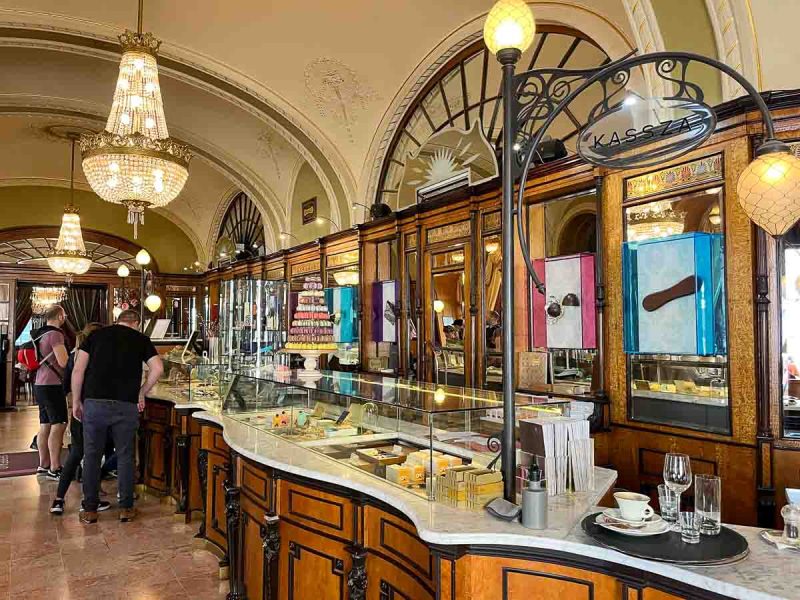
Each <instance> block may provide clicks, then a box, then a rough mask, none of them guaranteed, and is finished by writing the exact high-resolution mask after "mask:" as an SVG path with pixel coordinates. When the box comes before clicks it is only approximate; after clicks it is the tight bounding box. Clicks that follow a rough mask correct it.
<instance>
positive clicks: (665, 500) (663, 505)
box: [658, 483, 678, 524]
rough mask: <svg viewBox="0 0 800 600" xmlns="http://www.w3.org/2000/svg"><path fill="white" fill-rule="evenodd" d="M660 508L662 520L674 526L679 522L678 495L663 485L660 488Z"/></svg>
mask: <svg viewBox="0 0 800 600" xmlns="http://www.w3.org/2000/svg"><path fill="white" fill-rule="evenodd" d="M658 506H659V508H660V509H661V518H662V519H664V520H665V521H666V522H667V523H670V524H674V523H676V522H677V521H678V493H677V492H676V491H675V490H671V489H670V488H668V487H667V486H666V485H664V484H663V483H662V484H660V485H659V486H658Z"/></svg>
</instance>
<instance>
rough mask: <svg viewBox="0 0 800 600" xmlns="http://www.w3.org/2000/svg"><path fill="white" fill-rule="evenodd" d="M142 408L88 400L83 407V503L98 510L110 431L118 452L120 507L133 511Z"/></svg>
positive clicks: (91, 509) (93, 509)
mask: <svg viewBox="0 0 800 600" xmlns="http://www.w3.org/2000/svg"><path fill="white" fill-rule="evenodd" d="M138 428H139V408H138V406H137V405H136V404H135V403H133V402H118V401H116V400H101V399H96V398H86V400H85V402H84V405H83V445H84V457H83V502H84V506H85V507H86V510H87V511H96V510H97V505H98V504H99V502H100V461H101V459H102V458H103V450H104V449H105V446H106V439H107V437H108V434H109V432H110V433H111V437H112V438H113V440H114V447H115V448H116V451H117V460H118V465H117V482H118V484H119V505H120V507H121V508H133V483H134V462H135V461H134V458H135V456H136V430H137V429H138Z"/></svg>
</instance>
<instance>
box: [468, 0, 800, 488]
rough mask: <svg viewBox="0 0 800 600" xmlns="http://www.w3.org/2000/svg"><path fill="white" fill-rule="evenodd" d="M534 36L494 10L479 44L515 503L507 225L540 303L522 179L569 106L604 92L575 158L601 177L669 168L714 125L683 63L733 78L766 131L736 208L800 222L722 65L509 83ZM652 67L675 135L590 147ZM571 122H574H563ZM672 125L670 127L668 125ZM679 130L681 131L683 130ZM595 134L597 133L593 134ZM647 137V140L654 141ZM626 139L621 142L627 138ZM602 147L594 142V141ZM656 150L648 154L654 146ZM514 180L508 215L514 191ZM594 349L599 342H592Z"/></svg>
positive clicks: (623, 65)
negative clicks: (489, 76)
mask: <svg viewBox="0 0 800 600" xmlns="http://www.w3.org/2000/svg"><path fill="white" fill-rule="evenodd" d="M535 33H536V25H535V21H534V18H533V14H532V12H531V10H530V8H529V7H528V5H527V4H526V2H525V1H524V0H499V1H498V2H497V3H496V4H495V6H494V7H493V8H492V10H491V11H490V12H489V15H488V16H487V19H486V25H485V27H484V40H485V42H486V45H487V47H488V48H489V50H490V51H491V52H492V53H494V54H495V55H496V56H497V60H498V61H499V62H500V64H501V65H502V69H503V86H502V89H503V111H504V115H503V170H502V174H501V177H502V189H503V197H502V237H503V240H502V247H503V271H502V294H503V344H502V346H503V420H504V426H503V435H502V446H501V458H502V470H503V480H504V495H505V498H506V499H507V500H509V501H511V502H515V501H516V431H515V420H516V416H515V392H516V390H515V388H514V311H513V302H514V279H513V277H514V216H515V214H516V217H517V233H518V236H519V240H520V247H521V252H522V256H523V258H524V259H525V266H526V268H527V270H528V274H529V276H530V277H531V279H532V281H533V283H534V285H535V287H536V293H541V294H544V292H545V286H544V284H543V283H542V282H541V281H540V280H539V278H538V276H537V274H536V272H535V270H534V268H533V261H532V260H531V256H530V247H529V243H528V240H527V235H526V231H525V227H524V224H523V220H522V219H521V215H522V214H523V212H522V211H523V207H524V197H525V185H524V182H525V178H526V176H527V173H528V170H529V169H530V167H531V165H532V164H533V159H534V156H536V155H537V154H538V152H537V150H538V148H539V145H540V143H541V142H542V140H543V139H544V136H545V134H546V132H547V129H548V128H549V127H550V125H552V123H553V122H554V121H555V119H556V118H557V117H558V116H559V115H560V114H561V113H562V112H563V111H564V109H566V108H567V107H568V106H569V105H570V104H571V103H572V102H573V100H575V98H576V97H578V96H579V95H580V94H582V93H583V92H584V91H586V90H587V89H588V88H589V87H591V86H593V85H599V87H600V89H601V90H602V98H601V100H600V101H599V102H598V103H597V104H596V105H595V106H594V107H593V108H592V109H591V110H590V111H589V115H588V119H587V122H586V123H585V124H584V125H583V127H582V128H581V130H580V132H579V134H578V153H579V154H580V155H581V157H582V158H584V159H585V160H587V161H588V162H590V163H593V164H595V165H598V166H602V167H605V168H633V167H643V166H654V165H657V164H661V163H664V162H667V161H671V160H674V159H676V158H678V157H679V156H681V155H683V154H685V153H687V152H689V151H691V150H693V149H695V148H697V147H698V146H700V145H701V144H702V143H703V142H704V141H705V140H706V139H708V137H709V136H710V135H711V134H712V133H713V132H714V129H715V126H716V115H715V113H714V111H713V109H712V108H711V107H710V106H708V105H707V104H705V103H704V102H703V90H702V88H701V87H700V86H699V85H698V84H696V83H694V82H693V81H691V80H690V79H689V78H688V76H687V73H688V66H689V64H690V63H697V64H702V65H706V66H710V67H712V68H715V69H717V70H719V71H720V72H722V73H723V74H725V75H727V76H729V77H731V78H733V79H734V80H735V81H736V82H737V83H738V84H739V85H741V86H742V89H744V91H745V92H746V94H747V95H748V96H749V97H750V99H751V100H752V101H753V102H754V104H755V106H756V108H757V109H758V111H759V112H760V113H761V116H762V119H763V122H764V142H763V143H762V144H761V145H760V146H759V148H758V149H756V152H755V155H756V158H755V160H754V161H753V162H752V163H751V164H750V165H749V166H748V167H747V169H745V171H744V172H743V173H742V174H741V176H740V178H739V184H738V189H737V195H738V198H739V203H740V204H741V205H742V208H743V209H744V211H745V212H746V213H747V215H748V216H749V217H750V219H751V220H753V221H754V222H755V223H756V224H757V225H759V226H760V227H761V228H762V229H764V230H765V231H766V232H767V233H770V234H771V235H782V234H783V233H785V232H786V231H787V230H788V229H789V228H790V227H791V226H792V225H793V224H794V223H795V222H796V221H797V217H798V216H800V197H799V196H800V159H798V158H796V157H795V156H794V155H793V154H791V152H790V150H789V147H788V146H787V145H786V144H784V143H783V142H780V141H778V140H776V139H775V131H774V127H773V124H772V119H771V117H770V113H769V109H768V107H767V105H766V103H765V102H764V100H763V98H762V97H761V96H760V94H759V93H758V91H757V90H756V89H755V88H754V87H753V86H752V84H750V82H749V81H747V79H745V78H744V77H743V76H742V75H741V74H740V73H738V72H737V71H736V70H734V69H732V68H731V67H729V66H728V65H726V64H724V63H721V62H720V61H717V60H714V59H711V58H708V57H705V56H701V55H697V54H691V53H687V52H659V53H653V54H646V55H642V56H629V57H625V58H622V59H620V60H617V61H615V62H612V63H609V64H607V65H603V66H600V67H597V68H595V69H586V70H569V69H558V68H553V69H534V70H530V71H527V72H523V73H520V74H515V66H516V63H517V61H518V60H519V59H520V57H521V55H522V53H523V52H524V51H525V50H526V49H527V48H528V47H529V46H530V44H531V42H532V41H533V38H534V35H535ZM639 67H643V68H647V67H651V68H652V71H651V72H653V73H654V75H655V77H656V79H660V80H661V81H663V82H664V83H667V84H668V87H669V89H671V90H673V92H672V94H673V95H671V96H666V97H664V98H659V99H658V101H659V102H660V106H661V107H662V108H663V107H666V108H668V109H669V110H671V111H673V112H676V111H677V112H679V113H681V114H683V115H684V116H685V119H681V120H680V122H679V123H680V124H679V125H675V126H673V128H672V129H671V130H670V125H666V126H665V123H664V122H658V123H657V124H656V125H653V124H649V125H648V126H649V127H650V129H645V128H644V127H643V128H642V129H641V130H637V129H635V128H632V129H628V130H626V131H625V132H624V133H623V134H622V135H621V136H619V135H618V136H617V137H616V138H614V136H613V135H612V136H611V140H612V141H611V143H608V144H604V143H603V142H602V141H600V142H598V136H597V135H594V133H595V132H594V129H595V126H597V125H598V124H601V122H602V121H603V120H604V118H606V117H609V116H612V115H614V114H615V113H617V112H619V111H620V110H622V109H623V108H624V107H626V106H631V105H633V104H634V103H635V102H636V101H637V100H634V99H632V98H631V96H627V95H626V89H627V86H628V84H629V82H630V79H631V72H632V70H633V69H635V68H639ZM570 116H572V115H570ZM672 122H675V123H678V121H677V120H676V121H670V123H672ZM684 125H685V127H684ZM600 129H602V125H600ZM654 132H655V133H654ZM626 134H627V135H626ZM601 137H602V136H601ZM656 141H658V142H660V143H658V144H654V142H656ZM517 177H519V178H520V185H519V190H518V195H517V203H516V207H515V206H514V198H513V190H514V182H515V180H516V179H517ZM599 343H600V344H602V343H603V342H602V340H600V341H599Z"/></svg>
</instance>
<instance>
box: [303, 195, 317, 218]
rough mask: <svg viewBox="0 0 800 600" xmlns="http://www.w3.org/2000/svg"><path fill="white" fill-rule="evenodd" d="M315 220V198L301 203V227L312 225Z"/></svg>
mask: <svg viewBox="0 0 800 600" xmlns="http://www.w3.org/2000/svg"><path fill="white" fill-rule="evenodd" d="M316 219H317V197H316V196H314V197H313V198H310V199H308V200H306V201H305V202H303V225H308V224H309V223H313V222H314V221H316Z"/></svg>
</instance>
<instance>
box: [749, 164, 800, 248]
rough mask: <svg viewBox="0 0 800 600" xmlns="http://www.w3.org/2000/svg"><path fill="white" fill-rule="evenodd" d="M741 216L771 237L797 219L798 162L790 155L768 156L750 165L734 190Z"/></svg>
mask: <svg viewBox="0 0 800 600" xmlns="http://www.w3.org/2000/svg"><path fill="white" fill-rule="evenodd" d="M736 193H737V195H738V197H739V204H741V206H742V208H743V209H744V212H745V213H747V216H748V217H750V220H752V221H753V222H754V223H755V224H756V225H758V226H759V227H761V228H762V229H763V230H764V231H766V232H767V233H769V234H770V235H773V236H778V235H783V234H784V233H786V232H787V231H788V230H789V229H790V228H791V227H792V225H794V224H795V223H796V222H797V220H798V219H800V159H798V158H797V157H796V156H794V155H793V154H792V153H791V152H770V153H768V154H763V155H762V156H759V157H758V158H756V159H755V160H754V161H753V162H751V163H750V164H749V165H748V166H747V168H746V169H745V170H744V172H742V174H741V175H740V176H739V182H738V184H737V186H736Z"/></svg>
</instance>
